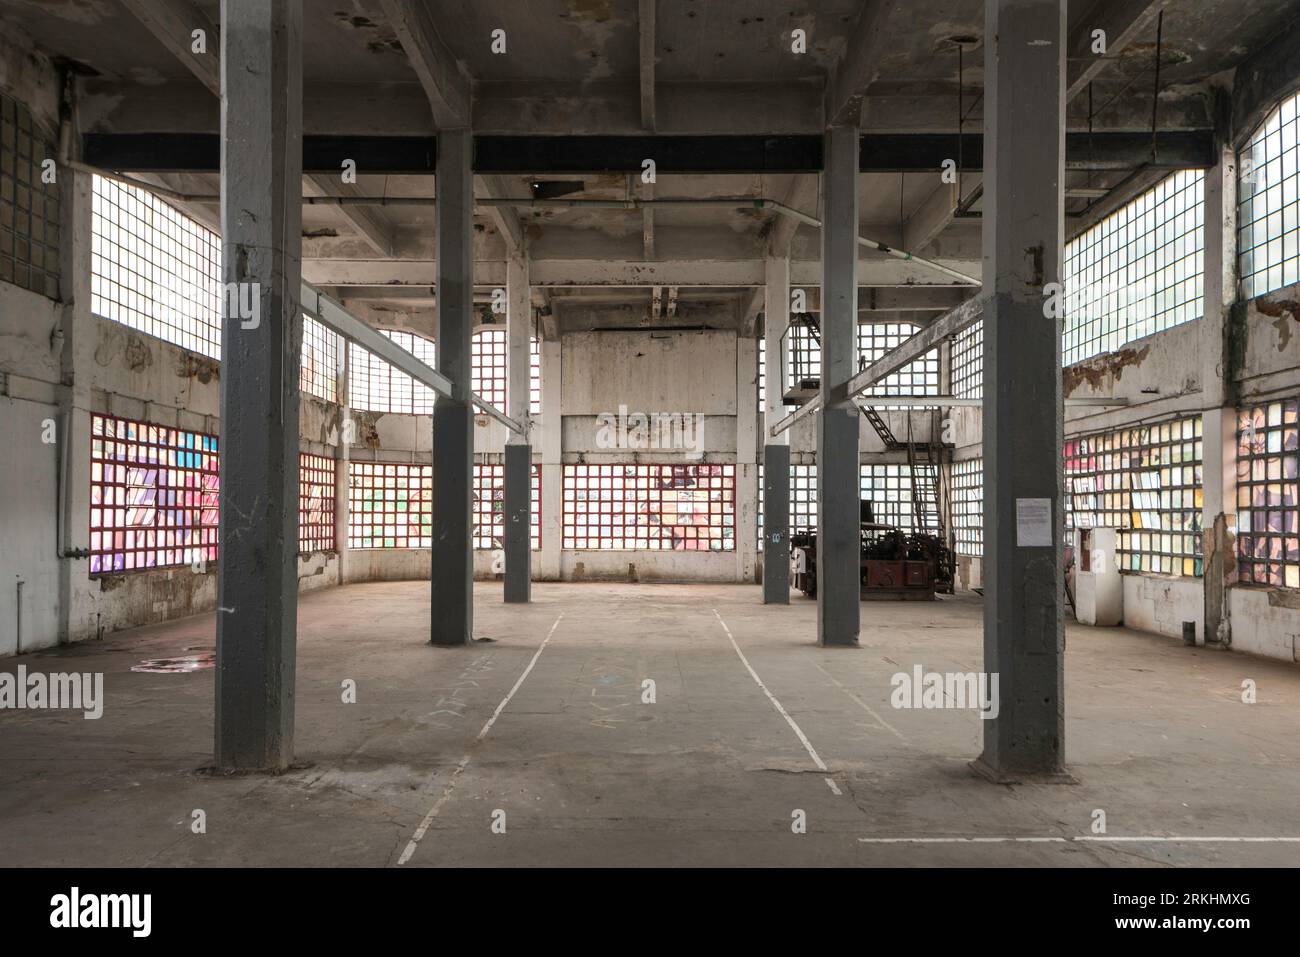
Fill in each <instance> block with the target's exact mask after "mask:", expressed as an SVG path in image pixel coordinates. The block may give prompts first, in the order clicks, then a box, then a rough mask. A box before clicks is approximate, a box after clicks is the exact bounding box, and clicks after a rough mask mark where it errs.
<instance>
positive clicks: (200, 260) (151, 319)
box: [90, 176, 221, 359]
mask: <svg viewBox="0 0 1300 957" xmlns="http://www.w3.org/2000/svg"><path fill="white" fill-rule="evenodd" d="M92 188H93V191H94V198H93V201H92V213H91V252H90V308H91V311H93V312H94V314H95V315H97V316H101V317H102V318H104V319H111V320H112V321H114V322H120V323H122V324H123V325H126V326H130V327H131V328H132V329H135V330H136V331H138V332H143V333H146V334H147V335H151V336H156V337H157V338H159V339H162V340H164V341H166V342H170V343H172V344H173V345H177V346H180V347H181V348H182V349H188V350H189V351H190V352H195V353H198V354H199V355H203V356H207V357H208V358H210V359H219V358H220V357H221V240H220V238H219V237H218V236H217V234H216V233H214V232H212V230H210V229H207V228H206V227H204V226H201V225H199V224H198V223H196V222H195V221H194V220H192V219H190V218H189V217H188V216H185V215H183V214H181V213H179V212H177V211H176V210H174V209H172V207H170V206H168V205H167V204H166V203H164V202H163V201H162V200H161V199H159V198H158V197H156V196H154V195H153V194H152V193H149V192H146V191H144V190H142V189H137V188H135V187H133V186H126V185H123V184H122V183H117V182H114V181H113V180H110V179H105V178H103V177H102V176H96V177H94V180H93V186H92Z"/></svg>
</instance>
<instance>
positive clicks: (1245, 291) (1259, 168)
mask: <svg viewBox="0 0 1300 957" xmlns="http://www.w3.org/2000/svg"><path fill="white" fill-rule="evenodd" d="M1297 114H1300V94H1296V95H1295V96H1293V97H1291V98H1290V99H1287V100H1284V101H1283V102H1282V103H1281V104H1280V105H1279V106H1278V108H1277V109H1275V110H1274V111H1273V112H1272V114H1271V115H1270V116H1269V118H1268V119H1267V120H1265V121H1264V123H1263V124H1262V125H1261V126H1260V128H1259V129H1258V130H1256V131H1255V135H1254V136H1252V137H1251V139H1250V142H1249V143H1248V144H1247V145H1246V147H1245V148H1244V149H1242V151H1241V154H1240V157H1239V161H1238V164H1237V177H1238V185H1237V231H1238V232H1237V255H1238V264H1239V266H1240V272H1241V295H1242V296H1243V298H1246V299H1253V298H1255V297H1256V296H1262V295H1263V294H1264V293H1266V292H1272V291H1273V290H1274V289H1281V288H1282V287H1283V286H1290V285H1292V284H1294V283H1297V282H1300V205H1298V204H1300V197H1297V192H1300V169H1298V168H1297V166H1298V164H1297V156H1300V118H1298V117H1297Z"/></svg>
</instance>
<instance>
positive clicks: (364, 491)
mask: <svg viewBox="0 0 1300 957" xmlns="http://www.w3.org/2000/svg"><path fill="white" fill-rule="evenodd" d="M432 496H433V467H432V466H429V465H395V464H388V463H382V462H351V463H349V465H348V505H349V509H350V511H349V514H348V547H349V548H429V547H431V545H432V536H431V530H432V523H433V507H432Z"/></svg>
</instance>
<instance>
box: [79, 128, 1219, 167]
mask: <svg viewBox="0 0 1300 957" xmlns="http://www.w3.org/2000/svg"><path fill="white" fill-rule="evenodd" d="M1153 142H1154V146H1155V153H1154V160H1153V159H1152V146H1153ZM82 145H83V150H84V153H83V156H84V159H85V161H86V162H87V163H89V164H91V165H92V166H99V167H102V168H104V169H112V170H119V171H122V172H136V173H198V172H208V173H215V172H217V169H218V164H219V161H220V153H221V149H220V147H221V144H220V141H219V138H218V136H217V134H216V133H87V134H85V135H84V137H83V140H82ZM957 147H958V144H957V135H956V134H955V133H868V134H865V135H863V136H862V137H861V138H860V141H859V150H858V169H859V171H860V172H864V173H891V172H892V173H899V172H903V173H907V172H928V171H933V170H938V169H940V168H942V166H943V163H944V160H947V159H952V160H954V161H955V160H956V159H957V158H958V155H959V153H958V148H957ZM436 153H437V141H436V138H435V137H433V136H304V137H303V163H302V165H303V172H305V173H336V172H338V171H339V170H340V169H341V168H342V164H343V161H344V160H345V159H351V160H355V161H356V164H357V169H358V170H359V171H362V172H365V173H391V174H403V173H404V174H408V175H421V174H429V173H432V172H433V171H434V166H435V158H436ZM960 156H961V161H962V166H963V168H964V169H966V170H972V171H974V170H980V169H982V168H983V156H984V137H983V136H982V135H981V134H979V133H967V134H964V136H963V137H962V143H961V150H960ZM1214 157H1215V148H1214V136H1213V133H1212V131H1210V130H1169V131H1165V132H1161V133H1158V134H1157V135H1156V136H1155V138H1154V141H1153V139H1152V136H1151V134H1150V133H1147V132H1127V131H1122V132H1115V131H1104V132H1097V133H1092V134H1089V133H1087V132H1071V133H1068V134H1067V135H1066V166H1067V168H1069V169H1112V170H1131V169H1137V168H1139V167H1146V168H1148V169H1156V170H1159V169H1171V170H1173V169H1208V168H1209V167H1211V166H1213V165H1214ZM647 159H653V160H654V161H655V167H656V172H659V173H697V174H707V173H816V172H820V171H821V167H822V138H821V137H820V136H662V135H648V136H488V135H484V136H476V137H474V170H475V172H477V173H504V174H520V175H531V174H534V173H570V174H582V173H611V172H619V173H639V172H640V171H641V168H642V163H643V162H644V161H645V160H647Z"/></svg>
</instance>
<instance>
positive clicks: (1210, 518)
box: [1199, 144, 1238, 644]
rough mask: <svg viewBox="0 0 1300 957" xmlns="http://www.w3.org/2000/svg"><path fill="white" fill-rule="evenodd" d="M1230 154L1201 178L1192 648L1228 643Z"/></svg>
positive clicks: (1233, 293)
mask: <svg viewBox="0 0 1300 957" xmlns="http://www.w3.org/2000/svg"><path fill="white" fill-rule="evenodd" d="M1237 278H1238V276H1237V153H1236V151H1235V150H1234V149H1233V148H1232V147H1231V145H1229V144H1224V145H1223V146H1222V147H1221V148H1220V151H1219V161H1218V163H1216V164H1215V165H1214V166H1213V167H1211V168H1210V169H1208V170H1206V171H1205V286H1204V292H1205V296H1204V302H1205V314H1204V316H1203V317H1202V319H1201V369H1200V379H1201V394H1202V396H1203V397H1204V401H1205V411H1204V413H1203V414H1202V416H1201V434H1202V439H1203V442H1202V448H1203V450H1204V451H1203V455H1204V467H1203V469H1202V473H1201V474H1202V476H1203V480H1204V487H1203V495H1202V507H1201V552H1202V556H1203V567H1202V571H1203V573H1204V574H1203V578H1202V581H1203V582H1204V589H1203V592H1202V594H1203V595H1204V602H1205V612H1204V618H1203V622H1204V627H1203V630H1202V633H1201V635H1200V637H1199V643H1200V644H1205V643H1206V642H1211V643H1216V644H1217V643H1224V642H1227V641H1230V640H1231V638H1232V621H1231V615H1230V610H1231V609H1230V606H1229V604H1228V588H1229V586H1231V585H1232V584H1233V583H1235V582H1236V580H1237V555H1236V540H1235V538H1234V536H1233V534H1232V530H1233V529H1235V528H1236V525H1237V408H1236V407H1237V404H1238V395H1237V389H1238V385H1237V382H1236V381H1235V380H1233V379H1232V378H1231V377H1232V375H1233V370H1232V357H1231V354H1230V350H1229V347H1228V331H1229V329H1230V328H1231V323H1232V318H1231V316H1232V308H1233V304H1234V303H1235V302H1236V299H1237Z"/></svg>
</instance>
